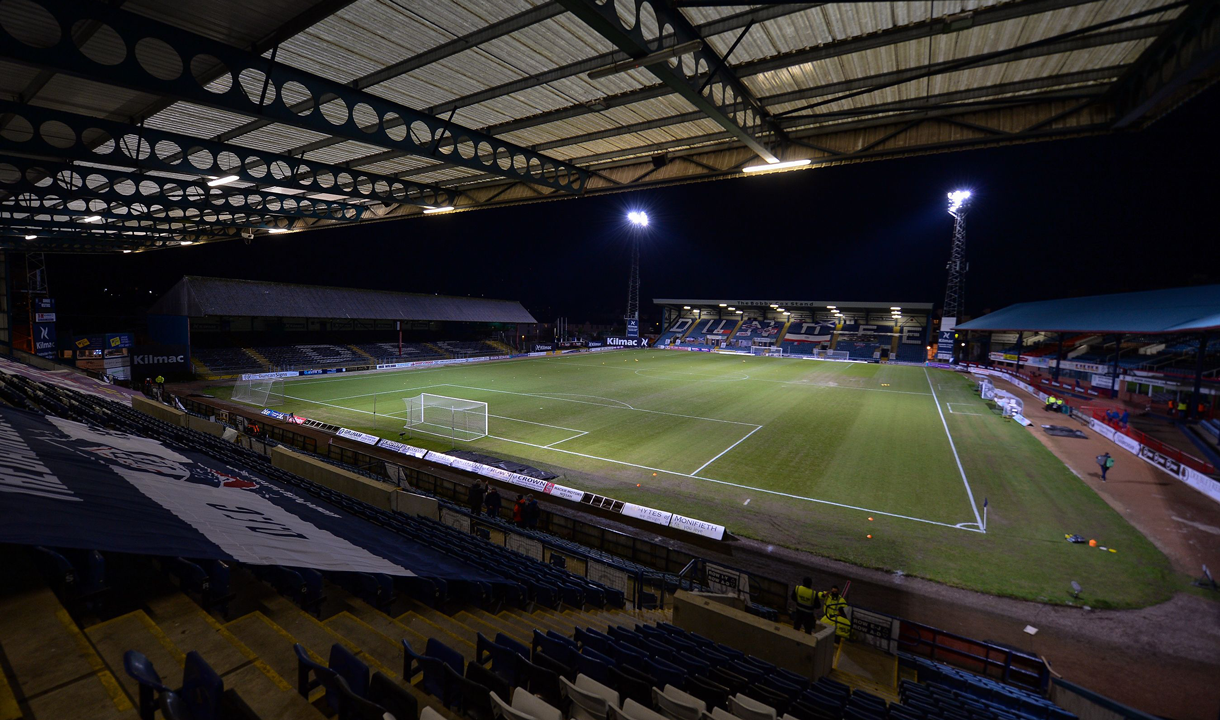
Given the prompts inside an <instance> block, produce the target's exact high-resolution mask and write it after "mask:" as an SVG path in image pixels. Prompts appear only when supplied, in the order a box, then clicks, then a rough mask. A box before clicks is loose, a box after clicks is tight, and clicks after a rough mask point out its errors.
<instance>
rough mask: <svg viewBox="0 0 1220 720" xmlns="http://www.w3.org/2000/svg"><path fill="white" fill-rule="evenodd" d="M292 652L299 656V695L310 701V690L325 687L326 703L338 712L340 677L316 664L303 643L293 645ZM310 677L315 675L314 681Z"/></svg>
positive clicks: (323, 666)
mask: <svg viewBox="0 0 1220 720" xmlns="http://www.w3.org/2000/svg"><path fill="white" fill-rule="evenodd" d="M292 650H293V652H295V653H296V654H297V693H299V694H300V696H301V697H303V698H307V699H308V698H309V691H310V690H313V689H314V688H316V687H319V686H320V687H324V688H326V695H325V697H326V703H327V704H328V705H330V707H331V709H332V710H334V711H336V712H338V710H339V697H338V695H337V694H336V693H337V689H336V687H335V680H336V679H337V678H338V677H339V676H338V675H337V674H336V673H335V671H334V670H331V669H330V668H328V667H326V666H325V665H323V664H322V663H319V662H314V661H313V660H312V659H311V658H310V657H309V653H308V652H307V651H306V650H305V646H304V645H301V643H297V644H295V645H293V646H292ZM310 675H313V678H314V679H312V680H310V678H309V676H310Z"/></svg>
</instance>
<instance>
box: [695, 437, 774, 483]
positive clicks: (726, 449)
mask: <svg viewBox="0 0 1220 720" xmlns="http://www.w3.org/2000/svg"><path fill="white" fill-rule="evenodd" d="M759 430H762V425H759V426H758V427H756V428H754V429H753V430H751V431H750V432H748V433H746V434H745V437H743V438H741V440H738V441H737V442H735V443H733V444H732V445H730V446H728V447H726V448H725V449H723V450H721V451H720V454H719V455H717V456H716V457H714V458H712V459H711V460H708V461H707V462H705V463H703V464H702V465H700V466H699V470H702V469H703V468H705V467H707V466H708V465H711V464H712V463H714V462H716V461H717V460H719V459H720V456H721V455H724V454H725V453H726V452H728V451H730V450H732V449H733V448H735V447H737V446H738V445H740V444H741V443H743V442H744V441H745V439H746V438H748V437H750V436H751V435H753V434H754V433H756V432H758V431H759ZM699 470H696V471H694V472H693V473H691V475H698V474H699Z"/></svg>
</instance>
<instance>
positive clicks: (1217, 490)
mask: <svg viewBox="0 0 1220 720" xmlns="http://www.w3.org/2000/svg"><path fill="white" fill-rule="evenodd" d="M1181 478H1182V482H1184V483H1186V484H1187V485H1189V486H1191V487H1192V488H1194V489H1195V490H1198V491H1199V492H1201V493H1203V494H1204V495H1206V496H1208V497H1209V498H1211V499H1212V500H1215V501H1216V502H1220V482H1216V481H1215V480H1212V479H1211V478H1209V477H1208V476H1206V475H1204V474H1203V473H1201V472H1199V471H1198V470H1195V469H1194V468H1188V467H1186V466H1185V465H1183V466H1182V474H1181Z"/></svg>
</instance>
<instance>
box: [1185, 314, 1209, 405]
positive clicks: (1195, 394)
mask: <svg viewBox="0 0 1220 720" xmlns="http://www.w3.org/2000/svg"><path fill="white" fill-rule="evenodd" d="M1207 341H1208V334H1207V333H1199V349H1198V350H1196V351H1195V386H1194V388H1193V389H1192V392H1191V394H1190V406H1189V407H1187V408H1186V419H1187V420H1190V419H1195V420H1198V419H1199V415H1200V413H1199V406H1200V405H1202V404H1203V360H1204V358H1206V357H1207Z"/></svg>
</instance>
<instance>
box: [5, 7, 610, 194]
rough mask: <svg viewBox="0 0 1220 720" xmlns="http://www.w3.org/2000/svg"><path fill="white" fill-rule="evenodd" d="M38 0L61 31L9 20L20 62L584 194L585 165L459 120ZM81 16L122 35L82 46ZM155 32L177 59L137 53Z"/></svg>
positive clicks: (149, 27) (135, 21)
mask: <svg viewBox="0 0 1220 720" xmlns="http://www.w3.org/2000/svg"><path fill="white" fill-rule="evenodd" d="M32 1H33V0H32ZM37 2H38V4H41V5H42V7H43V8H44V9H45V10H47V11H48V12H49V13H50V14H51V15H52V17H53V18H54V20H55V21H56V22H57V23H58V31H59V37H58V40H57V42H55V43H54V44H52V45H50V46H49V47H35V46H33V45H30V44H27V43H26V42H24V41H23V39H22V38H17V37H14V36H12V35H10V34H9V33H8V31H7V30H5V29H4V27H3V26H0V46H2V47H4V52H5V53H6V54H7V55H8V56H10V57H12V58H13V59H15V60H18V61H19V62H23V63H26V64H29V65H32V66H35V67H43V68H51V69H55V70H57V71H59V72H63V73H67V74H71V75H75V76H79V77H84V78H89V79H94V80H98V81H101V82H104V83H109V84H116V85H121V86H123V87H127V88H130V89H134V90H137V91H140V92H148V93H153V94H158V95H165V96H169V97H174V98H177V99H180V100H185V101H188V102H194V103H198V104H200V105H204V106H207V107H214V108H218V109H222V110H227V111H230V112H236V113H239V114H242V115H246V116H249V117H254V118H266V119H270V120H273V121H275V122H279V123H283V124H285V125H290V126H293V127H298V128H303V129H306V130H312V131H314V132H319V133H322V134H326V135H337V136H341V137H345V138H347V139H349V140H355V141H357V142H363V143H367V144H370V145H379V146H381V147H385V148H387V149H399V150H403V151H404V152H408V153H411V154H415V155H423V156H429V157H431V156H438V154H439V156H441V157H445V158H446V159H447V160H448V161H449V162H452V163H453V164H455V165H461V166H465V167H469V168H472V169H476V170H479V171H490V172H493V173H495V174H498V175H501V176H503V177H508V178H512V179H525V180H528V181H529V182H533V183H538V184H541V185H546V186H548V187H551V188H553V189H556V190H559V191H561V192H568V193H576V192H579V191H580V189H581V188H583V186H584V183H585V181H586V180H587V174H586V173H585V172H584V171H583V170H581V169H580V168H577V167H575V166H572V165H569V164H567V163H563V162H560V161H557V160H554V159H553V158H549V157H546V156H544V155H540V154H538V153H535V152H531V151H529V150H526V149H525V148H521V147H518V146H516V145H513V144H511V143H506V142H504V141H502V140H498V139H496V138H493V137H492V136H490V135H487V134H485V133H482V132H478V131H476V130H472V129H469V128H465V127H462V126H460V125H457V124H455V123H453V122H452V120H443V119H441V118H437V117H433V116H431V115H427V114H425V113H421V112H419V111H417V110H413V109H411V108H408V107H405V106H403V105H399V104H397V103H392V102H389V101H387V100H385V99H383V98H380V97H378V96H376V95H372V94H370V93H367V92H363V91H359V90H354V89H352V88H349V87H347V86H345V85H343V84H342V83H338V82H335V81H333V80H328V79H326V78H323V77H320V76H318V75H314V74H312V73H308V72H305V71H302V70H298V69H296V68H293V67H290V66H288V65H285V64H283V63H277V62H273V61H271V60H268V59H265V58H262V57H259V56H257V55H253V54H251V53H248V52H246V51H243V50H240V49H238V48H234V47H232V46H229V45H225V44H224V43H220V42H217V41H214V40H211V39H209V38H206V37H203V36H201V35H197V34H195V33H191V32H187V31H185V30H182V29H179V28H176V27H173V26H171V25H167V24H164V23H160V22H156V21H153V20H150V19H148V18H145V17H142V16H139V15H135V14H133V13H129V12H125V11H121V10H114V9H112V8H110V7H108V6H106V5H105V4H104V3H96V2H87V1H85V0H37ZM81 20H95V21H101V22H104V23H106V24H107V25H109V26H110V29H111V30H113V31H114V35H113V36H112V41H113V42H112V43H108V45H107V46H106V47H105V48H104V49H103V48H100V46H94V47H93V48H92V49H91V50H90V52H89V53H88V54H86V52H84V51H81V50H80V49H78V48H77V47H76V45H75V43H74V42H73V40H72V37H71V28H72V26H73V25H74V24H75V23H77V22H79V21H81ZM148 39H153V40H159V41H161V42H160V44H159V45H158V48H159V52H160V53H161V54H162V55H167V56H169V57H172V58H173V61H169V60H166V59H164V58H162V59H160V61H159V62H158V63H157V64H156V65H153V64H146V63H145V62H142V61H141V57H144V58H145V59H146V58H147V57H148V56H147V55H143V56H142V55H141V54H139V53H137V52H135V48H136V44H137V42H141V41H147V40H148ZM120 44H121V52H119V50H120ZM89 47H90V46H86V49H89ZM175 63H176V64H175ZM218 65H220V66H223V68H224V72H223V73H222V74H220V75H218V76H217V77H216V78H215V79H213V80H210V81H204V80H203V79H202V75H203V74H204V73H205V70H204V68H205V67H206V68H207V71H212V69H213V68H215V67H216V66H218ZM167 66H168V67H167ZM306 100H308V101H309V102H310V106H309V109H308V110H302V111H299V112H297V111H293V110H292V106H294V105H297V104H298V103H300V102H304V101H306Z"/></svg>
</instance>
